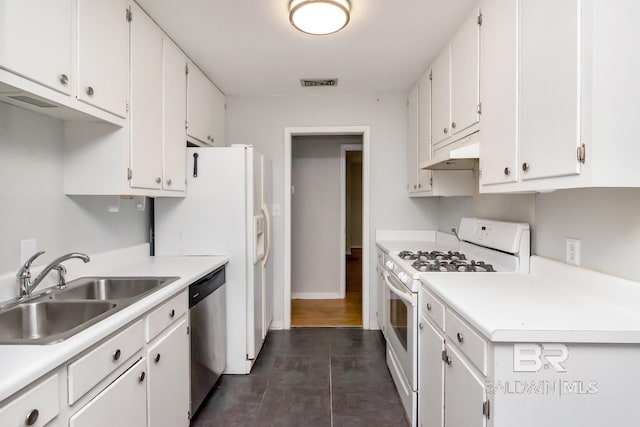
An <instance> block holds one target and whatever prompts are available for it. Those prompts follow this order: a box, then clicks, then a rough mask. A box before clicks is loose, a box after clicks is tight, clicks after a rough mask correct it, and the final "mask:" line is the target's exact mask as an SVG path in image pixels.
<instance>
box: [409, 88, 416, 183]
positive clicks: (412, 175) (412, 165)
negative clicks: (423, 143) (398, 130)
mask: <svg viewBox="0 0 640 427" xmlns="http://www.w3.org/2000/svg"><path fill="white" fill-rule="evenodd" d="M407 117H408V120H407V190H408V191H409V193H415V192H416V191H418V85H417V84H416V85H415V86H414V87H413V88H412V89H411V92H409V99H408V101H407Z"/></svg>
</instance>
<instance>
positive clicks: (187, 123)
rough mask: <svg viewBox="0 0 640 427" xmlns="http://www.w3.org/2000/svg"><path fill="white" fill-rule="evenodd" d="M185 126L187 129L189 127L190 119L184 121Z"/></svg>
mask: <svg viewBox="0 0 640 427" xmlns="http://www.w3.org/2000/svg"><path fill="white" fill-rule="evenodd" d="M184 128H185V129H189V121H188V120H185V121H184Z"/></svg>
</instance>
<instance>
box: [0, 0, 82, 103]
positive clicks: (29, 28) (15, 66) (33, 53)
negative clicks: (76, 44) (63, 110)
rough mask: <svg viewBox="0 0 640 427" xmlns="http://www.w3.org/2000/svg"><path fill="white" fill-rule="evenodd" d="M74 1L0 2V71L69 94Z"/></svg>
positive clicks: (3, 0) (16, 0)
mask: <svg viewBox="0 0 640 427" xmlns="http://www.w3.org/2000/svg"><path fill="white" fill-rule="evenodd" d="M73 1H74V0H0V14H1V16H2V17H1V18H0V38H1V39H2V42H0V68H3V69H5V70H8V71H11V72H13V73H16V74H18V75H20V76H22V77H25V78H27V79H30V80H33V81H35V82H37V83H40V84H42V85H44V86H47V87H49V88H51V89H54V90H56V91H59V92H62V93H64V94H70V93H71V85H72V84H73V82H72V80H71V79H72V76H73V73H72V71H73V68H72V59H71V58H72V56H71V55H72V46H73V42H72V29H73V26H72V19H73V15H72V11H73Z"/></svg>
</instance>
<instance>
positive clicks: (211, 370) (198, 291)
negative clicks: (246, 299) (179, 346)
mask: <svg viewBox="0 0 640 427" xmlns="http://www.w3.org/2000/svg"><path fill="white" fill-rule="evenodd" d="M224 284H225V266H224V265H223V266H222V267H220V268H218V269H217V270H215V271H213V272H212V273H210V274H208V275H206V276H205V277H203V278H202V279H200V280H198V281H196V282H194V283H193V284H191V286H189V316H190V319H191V320H190V325H191V416H193V414H195V412H196V411H197V410H198V408H199V407H200V405H201V404H202V401H203V400H204V399H205V397H207V394H209V391H211V388H212V387H213V385H214V384H215V383H216V381H218V378H220V375H221V374H222V373H223V372H224V368H225V366H226V364H227V312H226V297H225V294H226V291H225V286H224Z"/></svg>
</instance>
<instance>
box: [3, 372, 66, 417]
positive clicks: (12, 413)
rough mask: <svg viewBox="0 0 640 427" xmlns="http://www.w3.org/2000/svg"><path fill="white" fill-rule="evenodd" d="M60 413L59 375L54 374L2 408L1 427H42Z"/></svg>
mask: <svg viewBox="0 0 640 427" xmlns="http://www.w3.org/2000/svg"><path fill="white" fill-rule="evenodd" d="M59 413H60V405H59V402H58V375H56V374H54V375H51V376H50V377H48V378H47V379H45V380H43V381H41V382H39V383H38V384H36V385H35V386H33V387H31V388H30V389H29V390H28V391H26V392H24V393H22V394H21V395H19V396H18V397H16V398H14V399H12V400H11V401H10V402H9V403H7V404H6V405H4V406H3V407H2V408H0V425H1V426H7V427H8V426H11V427H14V426H24V425H29V426H34V427H41V426H44V425H46V424H47V423H48V422H49V421H51V420H52V419H54V418H55V417H57V416H58V414H59Z"/></svg>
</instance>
